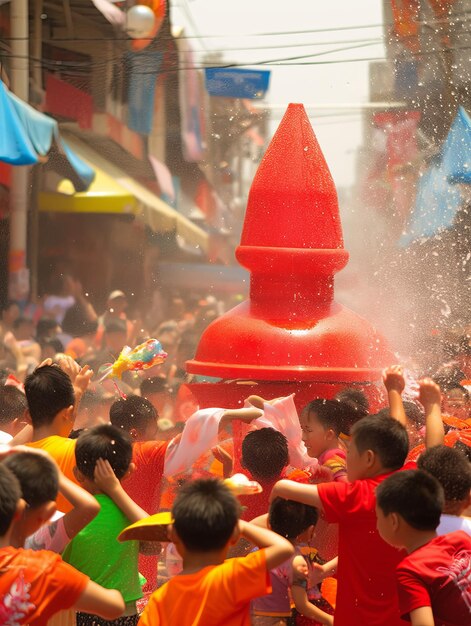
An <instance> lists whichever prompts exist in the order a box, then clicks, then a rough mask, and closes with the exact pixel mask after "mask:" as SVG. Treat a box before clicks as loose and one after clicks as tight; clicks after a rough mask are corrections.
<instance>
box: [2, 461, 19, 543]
mask: <svg viewBox="0 0 471 626" xmlns="http://www.w3.org/2000/svg"><path fill="white" fill-rule="evenodd" d="M20 498H21V488H20V483H19V482H18V480H17V478H16V476H15V475H14V474H12V472H11V471H10V470H9V469H8V468H7V467H6V466H5V464H4V463H0V537H4V536H5V535H6V533H7V531H8V529H9V528H10V526H11V523H12V521H13V518H14V516H15V513H16V507H17V506H18V500H19V499H20Z"/></svg>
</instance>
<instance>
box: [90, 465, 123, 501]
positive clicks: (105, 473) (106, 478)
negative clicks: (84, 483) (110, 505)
mask: <svg viewBox="0 0 471 626" xmlns="http://www.w3.org/2000/svg"><path fill="white" fill-rule="evenodd" d="M93 480H94V482H95V485H96V486H97V487H98V489H99V490H100V491H102V492H103V493H105V494H106V495H107V496H110V494H111V493H113V492H115V491H116V490H118V489H122V487H121V483H120V482H119V480H118V479H117V478H116V474H115V473H114V471H113V468H112V467H111V465H110V462H109V461H107V460H105V459H98V461H97V462H96V465H95V472H94V474H93Z"/></svg>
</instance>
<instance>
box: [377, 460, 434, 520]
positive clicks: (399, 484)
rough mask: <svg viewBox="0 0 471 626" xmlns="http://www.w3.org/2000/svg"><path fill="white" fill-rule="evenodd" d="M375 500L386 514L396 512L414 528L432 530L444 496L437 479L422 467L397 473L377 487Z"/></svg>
mask: <svg viewBox="0 0 471 626" xmlns="http://www.w3.org/2000/svg"><path fill="white" fill-rule="evenodd" d="M376 501H377V503H378V506H379V508H380V509H381V510H382V511H383V513H384V514H385V515H389V514H390V513H398V514H399V515H400V516H401V517H402V518H404V519H405V521H406V522H407V523H408V524H409V525H410V526H412V528H415V529H416V530H435V529H436V528H437V526H438V524H439V523H440V516H441V514H442V509H443V504H444V495H443V489H442V486H441V485H440V483H439V482H438V480H437V479H436V478H434V477H433V476H432V475H431V474H428V473H427V472H424V471H422V470H405V471H403V472H396V473H394V474H392V475H391V476H389V477H388V478H386V480H384V481H383V482H382V483H380V484H379V485H378V487H377V488H376Z"/></svg>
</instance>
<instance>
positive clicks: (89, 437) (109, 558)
mask: <svg viewBox="0 0 471 626" xmlns="http://www.w3.org/2000/svg"><path fill="white" fill-rule="evenodd" d="M75 457H76V463H77V465H76V475H77V479H78V481H79V482H80V483H81V484H82V486H83V487H84V489H86V490H87V491H88V492H89V493H91V494H93V496H94V497H95V499H96V500H97V501H98V503H99V504H100V512H99V513H98V515H97V516H96V517H95V519H94V520H93V521H92V522H91V523H90V524H88V525H87V526H86V527H85V528H84V529H83V530H81V531H80V532H79V533H78V534H77V535H76V537H75V538H74V539H72V541H71V542H70V543H69V544H68V546H67V547H66V549H65V551H64V554H63V558H64V561H66V562H67V563H70V564H71V565H74V567H76V568H77V569H78V570H79V571H81V572H83V573H85V574H87V575H88V576H90V578H91V579H92V580H94V581H95V582H97V583H99V584H100V585H102V586H103V587H106V588H114V589H118V590H119V591H120V592H121V594H122V596H123V598H124V601H125V602H126V609H125V613H124V616H123V617H121V618H119V619H118V620H115V621H114V622H113V624H114V625H115V626H133V625H135V624H137V620H138V616H137V610H136V602H137V600H139V598H141V596H142V590H141V584H140V580H139V573H138V566H137V558H138V551H139V544H137V543H136V542H131V543H127V544H121V543H119V542H118V541H117V536H118V535H119V534H120V533H121V531H122V530H123V529H124V528H125V527H126V526H128V524H129V523H130V522H136V521H138V520H139V519H142V518H144V517H147V513H146V512H145V511H143V510H142V509H141V508H140V507H138V506H137V505H136V504H135V503H134V502H133V501H132V500H131V498H129V496H128V495H127V494H126V492H125V491H124V489H123V488H122V487H121V484H120V480H123V479H124V478H125V477H126V475H127V474H128V473H129V472H130V471H132V465H131V457H132V446H131V441H130V439H129V436H128V435H127V434H126V433H124V432H123V431H121V430H119V429H118V428H115V427H114V426H111V425H110V424H102V425H100V426H96V427H95V428H92V429H90V430H88V431H85V432H84V433H82V434H81V435H80V436H79V438H78V439H77V445H76V448H75ZM159 548H160V546H159ZM103 623H105V622H104V621H103V620H101V619H100V617H99V616H96V615H92V616H90V615H87V614H85V613H77V626H90V625H93V626H99V625H100V624H103Z"/></svg>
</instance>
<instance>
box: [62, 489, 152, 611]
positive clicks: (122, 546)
mask: <svg viewBox="0 0 471 626" xmlns="http://www.w3.org/2000/svg"><path fill="white" fill-rule="evenodd" d="M94 497H95V498H96V500H97V501H98V503H99V504H100V507H101V508H100V512H99V513H98V515H97V516H96V517H95V519H93V520H92V521H91V522H90V523H89V524H88V525H87V526H85V528H83V529H82V530H81V531H80V532H79V533H78V535H76V536H75V537H74V538H73V539H72V541H71V542H70V543H69V544H68V545H67V547H66V549H65V550H64V553H63V555H62V558H63V560H64V561H66V562H67V563H70V565H73V566H74V567H75V568H76V569H78V570H79V571H80V572H83V573H84V574H87V576H90V578H91V580H93V581H94V582H96V583H98V584H99V585H102V587H106V588H107V589H117V590H118V591H120V592H121V595H122V596H123V599H124V601H125V602H126V604H128V603H130V602H134V601H135V600H138V599H139V598H141V597H142V589H141V586H140V582H139V573H138V569H137V568H138V565H137V561H138V555H139V543H138V542H137V541H124V542H123V543H120V542H119V541H118V540H117V537H118V535H119V534H120V532H121V531H122V530H123V529H124V528H126V526H129V520H128V518H127V517H126V516H125V515H124V513H123V512H122V511H121V509H119V508H118V507H117V506H116V504H115V503H114V502H113V500H112V499H111V498H109V497H108V496H106V495H105V494H96V495H95V496H94Z"/></svg>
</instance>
